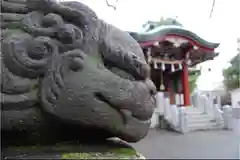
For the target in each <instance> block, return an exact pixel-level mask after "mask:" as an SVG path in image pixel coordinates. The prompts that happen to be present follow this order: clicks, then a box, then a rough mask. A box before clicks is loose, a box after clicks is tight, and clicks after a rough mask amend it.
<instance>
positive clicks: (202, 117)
mask: <svg viewBox="0 0 240 160" xmlns="http://www.w3.org/2000/svg"><path fill="white" fill-rule="evenodd" d="M186 113H187V117H188V118H187V119H188V120H187V128H188V132H193V131H200V130H215V129H222V128H223V126H224V123H223V121H221V122H218V123H217V122H216V121H215V120H214V118H213V116H212V115H210V114H206V113H204V112H202V111H201V110H200V109H199V108H193V107H191V108H187V109H186Z"/></svg>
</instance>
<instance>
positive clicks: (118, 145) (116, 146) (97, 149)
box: [1, 138, 145, 160]
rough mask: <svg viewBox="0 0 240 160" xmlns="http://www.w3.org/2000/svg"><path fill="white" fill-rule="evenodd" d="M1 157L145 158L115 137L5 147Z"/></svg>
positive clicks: (58, 158)
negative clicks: (93, 141) (90, 141)
mask: <svg viewBox="0 0 240 160" xmlns="http://www.w3.org/2000/svg"><path fill="white" fill-rule="evenodd" d="M1 159H57V160H60V159H145V158H144V157H143V156H142V155H141V154H139V153H138V152H136V151H135V150H134V149H133V148H132V147H131V146H130V145H128V144H127V143H126V142H124V141H121V140H119V139H118V138H114V139H112V140H109V141H107V142H106V143H104V144H78V143H77V142H74V143H73V142H68V143H60V144H56V145H46V146H38V145H36V146H17V147H9V148H7V149H3V151H2V157H1Z"/></svg>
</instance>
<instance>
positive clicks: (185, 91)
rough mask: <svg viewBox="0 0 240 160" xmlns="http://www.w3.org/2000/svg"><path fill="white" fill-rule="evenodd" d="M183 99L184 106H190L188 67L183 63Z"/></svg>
mask: <svg viewBox="0 0 240 160" xmlns="http://www.w3.org/2000/svg"><path fill="white" fill-rule="evenodd" d="M182 73H183V99H184V106H190V87H189V82H188V65H187V63H186V62H185V61H184V62H183V72H182Z"/></svg>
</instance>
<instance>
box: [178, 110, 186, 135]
mask: <svg viewBox="0 0 240 160" xmlns="http://www.w3.org/2000/svg"><path fill="white" fill-rule="evenodd" d="M185 110H186V107H179V127H180V132H181V133H187V132H188V117H187V113H186V111H185Z"/></svg>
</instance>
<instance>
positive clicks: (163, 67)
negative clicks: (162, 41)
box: [161, 62, 166, 71]
mask: <svg viewBox="0 0 240 160" xmlns="http://www.w3.org/2000/svg"><path fill="white" fill-rule="evenodd" d="M161 68H162V71H165V69H166V68H165V63H164V62H162V64H161Z"/></svg>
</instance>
